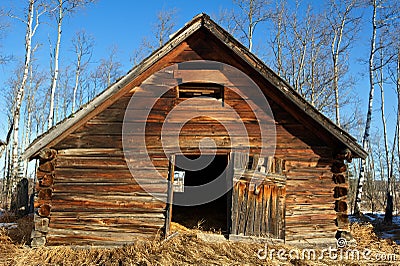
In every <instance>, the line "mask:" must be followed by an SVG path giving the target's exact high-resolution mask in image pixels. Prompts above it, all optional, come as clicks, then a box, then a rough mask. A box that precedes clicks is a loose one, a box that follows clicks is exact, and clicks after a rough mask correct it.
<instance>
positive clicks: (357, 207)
mask: <svg viewBox="0 0 400 266" xmlns="http://www.w3.org/2000/svg"><path fill="white" fill-rule="evenodd" d="M371 5H372V19H371V24H372V35H371V42H370V54H369V60H368V67H369V86H370V87H369V97H368V110H367V118H366V122H365V129H364V135H363V139H362V146H363V149H364V150H366V151H368V150H369V139H370V128H371V121H372V111H373V109H372V108H373V100H374V94H375V81H374V57H375V52H376V31H377V21H376V13H377V8H378V4H377V0H372V1H371ZM365 167H366V164H365V160H361V166H360V173H359V177H358V181H357V189H356V195H355V197H354V209H353V213H354V214H355V215H360V214H361V213H360V205H361V196H362V191H363V184H364V180H365Z"/></svg>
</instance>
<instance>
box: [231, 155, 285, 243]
mask: <svg viewBox="0 0 400 266" xmlns="http://www.w3.org/2000/svg"><path fill="white" fill-rule="evenodd" d="M281 163H282V162H281V161H279V160H276V159H274V158H272V157H269V158H257V157H256V156H254V157H252V156H247V154H244V153H239V152H235V153H232V154H231V168H232V170H231V171H232V177H233V189H232V207H231V210H232V211H231V213H232V214H231V215H232V216H231V220H232V221H231V234H232V235H241V236H257V237H268V238H279V239H284V235H285V231H284V228H285V196H286V188H285V186H284V182H283V180H285V178H284V176H283V175H282V173H274V172H276V170H278V171H282V168H283V167H282V164H281Z"/></svg>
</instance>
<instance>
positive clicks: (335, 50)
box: [326, 0, 360, 126]
mask: <svg viewBox="0 0 400 266" xmlns="http://www.w3.org/2000/svg"><path fill="white" fill-rule="evenodd" d="M356 8H357V0H345V1H337V0H331V1H330V4H329V7H328V11H327V16H326V17H327V21H328V26H329V29H328V30H327V31H326V35H327V38H328V41H329V43H330V47H331V57H332V90H333V91H334V95H335V121H336V124H337V125H338V126H340V124H341V123H340V95H339V87H340V86H339V80H340V78H341V77H342V76H344V74H345V73H344V71H346V70H345V68H346V66H345V65H346V61H347V60H346V57H347V56H348V53H349V48H350V47H351V44H352V43H353V42H354V39H355V38H356V36H357V32H358V30H359V22H360V17H357V16H355V15H354V14H353V13H354V10H355V9H356Z"/></svg>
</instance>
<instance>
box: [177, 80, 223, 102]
mask: <svg viewBox="0 0 400 266" xmlns="http://www.w3.org/2000/svg"><path fill="white" fill-rule="evenodd" d="M223 96H224V87H223V86H221V85H218V84H214V83H184V84H181V85H179V87H178V97H179V98H193V97H211V98H215V99H217V100H220V99H223Z"/></svg>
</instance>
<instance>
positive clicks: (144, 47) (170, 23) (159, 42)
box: [130, 8, 178, 65]
mask: <svg viewBox="0 0 400 266" xmlns="http://www.w3.org/2000/svg"><path fill="white" fill-rule="evenodd" d="M177 14H178V11H177V9H175V8H173V9H167V10H164V9H163V10H161V11H158V13H157V18H156V22H155V23H154V24H153V26H152V28H153V30H152V32H153V35H152V36H145V37H143V38H142V41H141V43H140V45H139V47H138V48H137V49H134V50H133V52H132V55H131V58H130V61H131V63H133V64H134V65H137V64H138V63H139V62H140V61H142V60H143V58H144V57H145V56H147V55H148V54H150V53H151V52H152V51H154V50H156V49H158V48H160V47H161V46H163V45H164V44H165V43H166V42H167V41H168V39H169V36H170V35H171V34H172V33H173V30H174V28H175V26H176V24H175V21H176V16H177Z"/></svg>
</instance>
